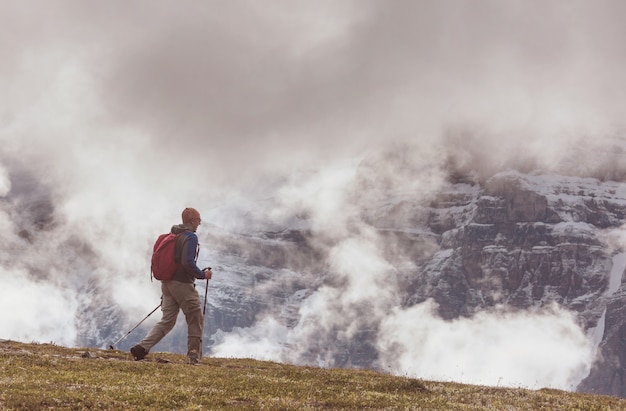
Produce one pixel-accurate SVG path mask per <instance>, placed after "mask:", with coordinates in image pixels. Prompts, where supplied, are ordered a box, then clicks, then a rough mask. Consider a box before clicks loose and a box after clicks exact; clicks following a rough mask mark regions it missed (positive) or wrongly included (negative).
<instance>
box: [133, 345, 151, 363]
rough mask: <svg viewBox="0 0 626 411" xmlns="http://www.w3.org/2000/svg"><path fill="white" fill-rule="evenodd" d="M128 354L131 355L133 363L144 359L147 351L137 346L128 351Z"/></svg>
mask: <svg viewBox="0 0 626 411" xmlns="http://www.w3.org/2000/svg"><path fill="white" fill-rule="evenodd" d="M130 353H131V354H132V355H133V358H134V359H135V361H141V360H143V359H144V358H146V355H147V354H148V351H146V349H145V348H143V347H142V346H141V345H139V344H137V345H135V346H134V347H133V348H131V349H130Z"/></svg>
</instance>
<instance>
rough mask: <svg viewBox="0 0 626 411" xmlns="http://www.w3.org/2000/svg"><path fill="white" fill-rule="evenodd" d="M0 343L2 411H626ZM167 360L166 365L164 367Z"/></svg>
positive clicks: (519, 395)
mask: <svg viewBox="0 0 626 411" xmlns="http://www.w3.org/2000/svg"><path fill="white" fill-rule="evenodd" d="M148 358H149V359H150V361H139V362H135V361H132V358H131V356H130V354H128V353H126V352H122V351H116V350H93V349H89V350H88V351H87V350H85V349H72V348H65V347H59V346H56V345H54V344H23V343H18V342H13V341H1V342H0V409H8V410H12V409H14V410H22V409H28V410H46V409H64V410H65V409H67V410H83V409H99V410H120V409H133V410H174V409H175V410H207V409H208V410H218V409H219V410H229V409H232V410H235V409H236V410H246V409H249V410H263V409H267V410H294V409H299V410H367V409H371V410H446V411H447V410H585V411H588V410H620V409H626V400H622V399H619V398H615V397H610V396H600V395H583V394H576V393H570V392H564V391H559V390H552V389H550V390H536V391H535V390H526V389H511V388H495V387H482V386H472V385H464V384H456V383H444V382H434V381H421V380H417V379H412V378H405V377H395V376H391V375H387V374H383V373H379V372H374V371H367V370H344V369H325V368H314V367H297V366H293V365H286V364H279V363H273V362H266V361H256V360H250V359H228V358H203V360H202V362H201V365H200V366H190V365H187V364H186V363H185V357H184V356H182V355H177V354H168V353H151V354H150V355H149V356H148ZM157 359H159V360H161V362H158V361H157Z"/></svg>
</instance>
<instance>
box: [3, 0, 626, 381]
mask: <svg viewBox="0 0 626 411" xmlns="http://www.w3.org/2000/svg"><path fill="white" fill-rule="evenodd" d="M625 18H626V2H624V1H621V0H614V1H611V0H596V1H587V0H560V1H558V0H545V1H538V0H537V1H534V0H523V1H522V0H506V1H503V0H476V1H469V0H468V1H461V0H457V1H451V0H450V1H446V0H436V1H435V0H432V1H420V0H354V1H350V0H314V1H303V0H282V1H281V0H264V1H253V0H228V1H209V0H205V1H191V0H179V1H176V2H171V1H162V0H149V1H148V0H145V1H132V2H129V1H117V0H110V1H106V2H104V1H91V0H48V1H41V2H37V4H36V5H34V4H33V2H24V1H21V0H0V62H1V63H0V90H1V93H0V199H2V198H4V197H6V198H7V200H6V201H5V202H1V203H0V206H1V208H0V228H1V229H2V230H0V239H1V240H2V242H3V243H2V244H3V248H2V249H0V275H1V276H3V277H5V278H6V279H7V280H6V281H4V280H3V281H4V283H3V284H5V285H4V286H3V288H2V291H0V293H4V294H3V295H2V296H1V297H2V298H0V301H4V304H6V306H5V307H2V306H1V304H2V302H0V308H2V311H3V312H9V311H10V310H11V309H12V308H13V305H12V304H13V303H11V302H10V301H14V303H15V304H17V303H19V301H21V299H22V297H21V295H23V293H24V290H25V289H26V290H27V291H28V293H29V295H30V296H31V299H32V300H33V301H34V304H39V305H36V306H34V307H32V308H33V309H32V311H31V312H32V313H37V312H38V310H39V311H47V312H48V314H49V315H48V317H47V319H46V323H45V324H39V323H37V321H38V320H37V316H36V315H35V314H33V318H29V319H25V318H18V317H5V318H3V321H4V323H2V328H0V331H2V330H5V332H6V333H8V334H9V335H8V337H11V338H18V337H20V338H26V339H31V340H32V339H38V338H40V339H46V338H48V339H54V340H56V341H57V342H60V343H66V344H71V343H72V341H73V340H72V338H73V336H74V335H75V330H73V328H72V327H73V325H72V323H71V322H68V318H72V316H73V314H74V312H75V311H76V310H77V309H78V308H77V307H79V306H80V298H81V297H80V293H78V292H77V290H76V289H72V288H71V287H73V285H72V284H73V283H72V282H71V281H69V280H67V276H68V273H67V267H68V266H69V267H71V268H72V273H73V274H72V276H75V277H72V279H73V280H72V281H74V280H76V281H78V280H84V279H85V278H86V280H85V281H87V280H92V279H93V280H94V281H101V282H102V284H107V287H109V286H110V287H111V294H112V296H113V298H114V299H115V300H116V301H117V302H118V303H119V304H120V305H123V306H124V307H127V308H129V307H130V308H129V310H131V309H134V310H135V311H132V310H131V312H132V316H131V317H132V318H139V317H138V316H139V315H140V314H141V315H143V314H144V313H145V312H146V310H147V309H148V308H152V306H153V301H156V299H157V298H158V291H154V292H152V293H151V295H150V296H148V297H146V296H145V294H146V291H145V288H142V287H143V285H144V284H143V283H142V282H141V281H144V280H145V277H136V278H131V277H130V276H129V275H128V274H129V273H130V272H132V273H134V272H145V269H146V260H147V259H145V258H137V256H143V255H145V254H146V253H147V250H149V247H150V246H151V242H152V239H153V237H154V235H155V234H158V233H160V232H162V231H163V230H166V229H169V226H170V225H171V224H172V223H175V222H178V219H179V216H180V210H182V208H184V207H186V206H195V207H197V208H198V209H199V210H200V211H201V213H203V215H209V216H213V217H214V220H213V221H210V220H209V221H207V223H211V224H216V225H228V222H227V221H226V218H227V217H225V216H224V215H220V214H219V213H218V214H214V215H213V214H211V210H213V209H214V208H215V207H219V206H222V207H224V208H229V206H224V205H223V203H222V202H223V201H224V202H226V201H229V202H230V203H229V204H232V205H233V206H234V205H236V206H237V207H240V208H243V209H245V208H246V207H247V203H246V202H248V201H250V202H252V203H254V201H258V200H260V199H263V198H265V197H267V196H272V195H279V196H282V195H286V194H288V195H286V197H289V198H285V199H281V200H279V201H278V202H279V203H281V204H283V205H286V207H287V208H289V203H290V201H295V200H293V199H294V198H295V199H297V200H298V201H300V200H302V201H306V200H307V199H313V198H314V199H316V201H319V203H318V204H317V205H318V206H319V207H318V208H317V210H322V211H323V212H320V214H319V215H318V217H319V218H317V221H316V222H317V223H320V224H321V225H320V227H322V229H331V228H332V229H334V228H333V227H335V226H337V225H339V226H341V224H343V223H342V222H345V221H346V218H345V217H346V216H345V215H339V214H340V213H342V212H343V213H346V211H345V209H344V208H341V207H342V206H344V205H345V204H346V203H345V198H343V197H342V192H343V186H342V185H341V184H343V183H344V182H350V181H352V180H351V174H350V167H353V166H354V164H358V163H359V161H361V160H362V159H363V158H371V157H372V156H374V157H375V156H376V155H378V153H380V152H381V151H385V150H389V149H390V147H391V149H392V150H396V151H398V150H400V151H403V153H404V161H405V163H403V164H402V165H401V166H397V167H391V168H390V170H391V171H390V173H392V172H393V173H397V172H399V173H400V174H402V173H403V172H405V171H403V170H404V169H405V168H407V167H405V165H406V164H409V167H408V168H409V169H410V170H412V171H411V173H413V172H414V173H413V174H411V173H408V174H406V175H404V176H402V178H403V179H404V183H406V182H407V181H411V182H413V183H414V182H415V181H418V182H419V183H420V184H421V183H422V182H423V183H424V184H436V182H437V181H438V180H437V170H438V169H439V168H440V165H441V164H443V163H444V162H445V159H446V157H447V156H448V155H450V153H452V154H454V155H457V156H458V157H459V158H460V159H461V161H463V159H465V158H466V157H468V156H469V157H470V160H468V161H475V162H480V164H481V165H482V166H484V165H485V164H493V165H495V166H497V167H502V166H506V164H508V162H509V161H510V160H511V159H519V158H520V157H524V158H530V159H533V161H535V162H536V164H537V165H538V166H540V167H544V168H550V167H554V166H555V164H559V163H560V162H561V161H562V160H563V156H564V155H565V154H564V153H566V152H567V151H568V147H571V146H575V145H582V146H584V147H591V148H596V149H600V150H605V149H606V147H609V148H610V147H612V146H611V144H613V142H614V138H615V137H616V136H620V134H619V133H623V131H624V127H625V125H626V124H625V122H626V118H625V117H624V112H623V108H624V107H626V77H625V76H624V75H623V73H625V72H626V64H625V62H626V42H624V40H623V39H624V38H626V25H625V24H624V21H625ZM621 136H623V134H621ZM404 148H408V149H407V150H404ZM407 157H411V158H410V159H409V161H408V163H406V160H407ZM576 160H577V161H578V160H579V161H585V157H584V156H582V157H580V158H578V157H577V158H576ZM415 164H417V166H415ZM424 165H426V166H424ZM425 169H427V170H426V171H424V170H425ZM319 170H322V171H321V172H319V173H318V171H319ZM420 170H421V171H420ZM433 170H435V172H433ZM285 172H287V173H288V175H291V177H282V178H278V177H276V176H277V175H280V174H281V173H285ZM305 172H309V173H313V174H309V175H308V176H309V177H308V180H305V181H302V182H301V181H299V180H298V179H297V178H296V177H294V176H299V175H302V174H298V173H305ZM422 172H423V175H421V174H420V173H422ZM316 173H318V174H316ZM311 175H312V176H313V177H311ZM315 176H318V177H319V178H318V179H316V178H315ZM433 176H434V177H433ZM426 180H428V181H426ZM433 181H434V182H435V183H433ZM281 182H283V183H285V182H287V183H288V184H287V187H286V188H285V187H281V186H280V184H281ZM412 187H413V186H412ZM299 189H301V190H300V191H298V190H299ZM305 190H308V191H305ZM320 193H321V194H325V195H326V196H325V197H324V196H322V197H320V196H319V194H320ZM24 198H26V199H24ZM33 198H34V199H42V198H43V199H47V200H50V201H51V202H52V204H53V208H52V210H51V211H49V212H50V213H51V214H52V219H53V220H54V221H55V222H56V223H57V224H58V225H57V226H55V227H54V230H53V231H52V232H51V233H50V235H49V237H46V236H44V235H42V236H40V237H38V238H35V239H33V240H32V241H35V242H37V241H39V242H40V243H36V244H34V245H33V247H32V248H30V247H29V248H28V249H27V250H24V247H23V242H24V239H23V232H24V231H23V230H26V231H28V230H30V229H31V228H32V227H31V226H32V225H33V224H34V223H33V221H32V216H31V214H29V213H30V211H28V210H27V209H26V208H24V204H25V203H24V202H26V203H28V201H32V200H33ZM335 200H337V201H335ZM310 208H311V209H313V210H315V209H316V208H315V206H311V207H310ZM38 212H41V210H39V211H38ZM331 215H332V216H333V218H335V219H336V220H328V219H325V217H329V216H331ZM313 216H314V217H315V214H313ZM205 221H206V220H205ZM18 233H22V234H20V235H18ZM77 233H80V234H79V236H80V241H84V242H85V244H87V245H88V246H89V247H91V248H94V249H96V251H93V250H92V251H93V252H94V254H95V257H94V256H89V257H85V255H82V256H70V257H68V256H65V255H63V256H62V258H60V257H59V253H60V251H59V250H64V249H65V248H63V247H64V244H66V243H65V242H67V241H69V240H71V239H73V238H75V237H76V236H77V235H78V234H77ZM347 240H349V241H350V242H349V244H354V243H356V244H358V243H359V242H358V241H357V239H347ZM47 241H50V242H47ZM54 241H56V242H54ZM122 243H123V244H125V245H126V249H127V251H128V252H127V254H125V255H123V256H120V252H119V249H120V244H122ZM366 246H367V247H369V246H371V244H369V243H368V244H366ZM367 247H365V248H364V250H366V251H367ZM142 253H143V254H142ZM16 256H17V257H16ZM93 259H95V261H106V262H107V263H108V264H109V265H108V266H99V267H98V269H97V270H95V271H89V272H88V273H86V268H85V265H86V264H87V265H88V263H93V262H94V261H93ZM33 267H38V268H42V267H47V269H46V270H42V271H33ZM87 268H89V267H87ZM34 272H37V273H39V274H36V275H35V274H33V273H34ZM33 276H35V277H37V276H44V277H45V278H46V281H44V282H41V281H36V278H35V280H33V278H34V277H33ZM39 278H40V277H39ZM139 278H141V281H140V280H139ZM24 284H27V285H28V287H25V286H24ZM48 284H50V285H48ZM68 284H70V285H68ZM35 296H37V297H35ZM9 297H11V298H13V299H14V300H11V299H9ZM7 301H8V302H7ZM416 309H417V310H420V309H423V308H419V307H418V308H416ZM401 314H402V313H399V314H398V316H397V317H398V318H401V317H402V315H401ZM557 317H558V318H557V319H558V320H559V321H561V320H563V318H565V320H563V321H564V322H565V323H567V325H571V324H572V323H571V321H570V320H569V319H568V318H569V317H567V316H566V315H561V314H559V315H558V316H557ZM51 318H52V320H51ZM51 321H52V322H51ZM24 323H28V324H29V327H27V328H25V327H24ZM392 323H393V321H391V319H390V320H389V324H392ZM511 324H513V325H514V324H515V322H514V321H512V322H511ZM390 326H391V325H390ZM6 330H11V331H6ZM59 330H61V332H59ZM0 338H3V335H2V334H0ZM581 350H582V351H584V352H583V354H584V355H586V354H587V351H586V350H587V348H583V349H581ZM577 366H578V363H574V364H573V365H572V367H574V368H575V367H577ZM566 371H568V370H566ZM566 374H567V373H566ZM568 375H569V374H568ZM529 378H530V379H531V380H532V378H534V376H533V375H531V376H530V377H529ZM564 379H567V378H564ZM564 384H565V383H560V385H558V384H557V386H564ZM565 386H566V387H567V385H565Z"/></svg>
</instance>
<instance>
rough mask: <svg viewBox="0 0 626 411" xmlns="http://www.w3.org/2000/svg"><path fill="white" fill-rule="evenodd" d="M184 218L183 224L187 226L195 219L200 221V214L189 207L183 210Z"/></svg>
mask: <svg viewBox="0 0 626 411" xmlns="http://www.w3.org/2000/svg"><path fill="white" fill-rule="evenodd" d="M182 217H183V224H187V223H191V220H193V219H198V220H200V213H199V212H198V210H196V209H195V208H191V207H188V208H185V209H184V210H183V214H182Z"/></svg>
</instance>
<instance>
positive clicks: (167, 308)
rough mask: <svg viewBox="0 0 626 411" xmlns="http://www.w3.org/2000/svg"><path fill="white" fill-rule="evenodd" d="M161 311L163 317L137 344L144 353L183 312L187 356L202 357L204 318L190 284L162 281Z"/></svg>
mask: <svg viewBox="0 0 626 411" xmlns="http://www.w3.org/2000/svg"><path fill="white" fill-rule="evenodd" d="M161 291H162V293H163V295H162V296H161V311H162V312H163V317H162V318H161V321H159V322H158V323H156V324H155V325H154V327H152V330H150V332H149V333H148V335H146V337H145V338H144V339H143V340H141V342H140V343H139V344H140V345H141V346H142V347H143V348H145V349H146V351H150V349H151V348H152V347H153V346H154V345H156V343H158V342H159V341H161V339H162V338H163V337H165V336H166V335H167V333H169V332H170V331H171V330H172V328H174V325H175V324H176V318H177V317H178V312H179V311H180V310H183V314H185V319H186V320H187V356H189V357H190V358H192V357H195V358H197V359H200V357H201V356H202V347H201V345H202V328H203V326H204V318H203V316H202V306H201V304H200V296H199V295H198V292H197V291H196V288H195V287H194V285H193V284H192V283H181V282H179V281H163V282H162V283H161Z"/></svg>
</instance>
